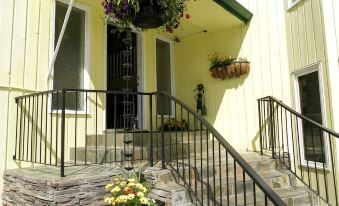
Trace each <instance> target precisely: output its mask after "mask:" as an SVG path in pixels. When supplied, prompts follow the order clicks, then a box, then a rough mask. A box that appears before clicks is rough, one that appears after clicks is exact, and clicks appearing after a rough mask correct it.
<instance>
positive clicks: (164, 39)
mask: <svg viewBox="0 0 339 206" xmlns="http://www.w3.org/2000/svg"><path fill="white" fill-rule="evenodd" d="M157 39H159V40H161V41H164V42H167V43H169V45H170V55H171V57H170V63H171V66H170V70H171V95H172V96H175V81H174V77H175V74H174V50H173V40H172V39H169V38H166V37H164V36H161V35H159V34H155V38H154V54H155V55H154V67H155V69H154V70H155V78H154V79H155V81H154V82H155V88H156V90H157V91H158V82H157V81H158V79H157ZM174 110H175V106H174V102H173V101H172V105H171V115H170V117H171V118H175V111H174ZM157 116H158V117H161V115H159V114H157ZM164 117H165V118H168V115H164Z"/></svg>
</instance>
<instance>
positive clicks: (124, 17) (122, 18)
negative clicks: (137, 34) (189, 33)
mask: <svg viewBox="0 0 339 206" xmlns="http://www.w3.org/2000/svg"><path fill="white" fill-rule="evenodd" d="M186 1H187V0H103V1H102V6H103V7H104V12H105V19H106V21H107V22H109V23H110V24H112V25H113V26H115V27H116V28H117V30H119V31H123V30H124V29H126V28H130V27H132V26H134V27H136V28H140V29H152V28H158V27H162V26H163V27H164V28H165V29H166V31H167V32H173V31H174V30H175V29H177V28H178V27H179V25H180V20H181V18H183V17H185V18H187V19H189V18H190V17H191V16H190V15H189V14H187V13H185V11H186Z"/></svg>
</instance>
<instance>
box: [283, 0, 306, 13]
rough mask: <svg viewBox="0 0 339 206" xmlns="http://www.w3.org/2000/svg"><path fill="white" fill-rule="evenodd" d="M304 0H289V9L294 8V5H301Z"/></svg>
mask: <svg viewBox="0 0 339 206" xmlns="http://www.w3.org/2000/svg"><path fill="white" fill-rule="evenodd" d="M302 1H304V0H296V1H295V2H292V0H287V5H288V8H287V11H290V10H292V9H293V8H294V7H296V6H297V5H299V4H300V3H301V2H302Z"/></svg>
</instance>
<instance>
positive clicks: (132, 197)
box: [127, 194, 135, 200]
mask: <svg viewBox="0 0 339 206" xmlns="http://www.w3.org/2000/svg"><path fill="white" fill-rule="evenodd" d="M134 198H135V194H128V195H127V199H128V200H133V199H134Z"/></svg>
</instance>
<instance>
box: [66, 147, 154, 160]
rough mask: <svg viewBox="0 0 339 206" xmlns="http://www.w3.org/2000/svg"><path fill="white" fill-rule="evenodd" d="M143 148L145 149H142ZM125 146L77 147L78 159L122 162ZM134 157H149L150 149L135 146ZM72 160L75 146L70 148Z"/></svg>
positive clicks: (139, 158)
mask: <svg viewBox="0 0 339 206" xmlns="http://www.w3.org/2000/svg"><path fill="white" fill-rule="evenodd" d="M142 150H143V151H142ZM123 151H124V148H123V147H107V150H106V148H105V147H103V146H98V147H94V146H88V147H87V148H86V147H77V148H76V160H77V161H79V162H85V160H86V161H87V163H104V162H121V161H122V160H123V155H122V154H123ZM133 157H134V159H135V160H142V159H147V157H148V151H147V149H146V148H141V147H136V146H135V147H134V156H133ZM69 159H70V161H74V160H75V148H74V147H73V148H70V150H69Z"/></svg>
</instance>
